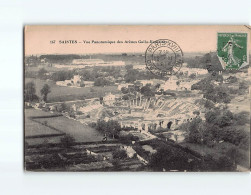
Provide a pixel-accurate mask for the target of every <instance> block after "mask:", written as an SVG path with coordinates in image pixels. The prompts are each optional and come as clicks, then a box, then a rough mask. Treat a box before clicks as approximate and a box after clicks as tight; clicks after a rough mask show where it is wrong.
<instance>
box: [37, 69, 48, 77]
mask: <svg viewBox="0 0 251 195" xmlns="http://www.w3.org/2000/svg"><path fill="white" fill-rule="evenodd" d="M45 73H47V70H45V69H44V68H41V69H39V71H38V78H41V79H44V76H45Z"/></svg>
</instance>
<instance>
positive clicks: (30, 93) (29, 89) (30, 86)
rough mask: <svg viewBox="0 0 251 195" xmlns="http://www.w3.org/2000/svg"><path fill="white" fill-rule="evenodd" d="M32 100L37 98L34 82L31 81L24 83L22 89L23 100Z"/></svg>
mask: <svg viewBox="0 0 251 195" xmlns="http://www.w3.org/2000/svg"><path fill="white" fill-rule="evenodd" d="M34 100H38V97H37V95H36V88H35V84H34V83H33V82H29V83H26V85H25V89H24V101H26V102H27V101H28V102H32V101H34Z"/></svg>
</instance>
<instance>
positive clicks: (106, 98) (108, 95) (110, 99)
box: [103, 92, 115, 102]
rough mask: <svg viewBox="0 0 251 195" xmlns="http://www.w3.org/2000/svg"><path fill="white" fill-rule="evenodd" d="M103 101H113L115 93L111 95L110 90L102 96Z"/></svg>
mask: <svg viewBox="0 0 251 195" xmlns="http://www.w3.org/2000/svg"><path fill="white" fill-rule="evenodd" d="M103 100H104V102H107V101H108V102H109V101H114V100H115V95H113V94H112V93H111V92H110V93H109V94H107V95H106V96H105V97H104V98H103Z"/></svg>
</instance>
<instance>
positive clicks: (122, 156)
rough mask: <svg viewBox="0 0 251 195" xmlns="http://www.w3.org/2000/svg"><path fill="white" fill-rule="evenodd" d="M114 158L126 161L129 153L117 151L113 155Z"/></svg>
mask: <svg viewBox="0 0 251 195" xmlns="http://www.w3.org/2000/svg"><path fill="white" fill-rule="evenodd" d="M112 156H113V158H114V159H121V160H122V159H126V158H127V153H126V151H125V150H121V149H119V150H115V151H114V152H113V153H112Z"/></svg>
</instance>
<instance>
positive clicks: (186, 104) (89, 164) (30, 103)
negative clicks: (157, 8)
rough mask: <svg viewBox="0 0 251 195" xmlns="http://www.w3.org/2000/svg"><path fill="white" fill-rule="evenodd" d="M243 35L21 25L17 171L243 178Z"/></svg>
mask: <svg viewBox="0 0 251 195" xmlns="http://www.w3.org/2000/svg"><path fill="white" fill-rule="evenodd" d="M249 33H250V26H245V25H234V26H233V25H232V26H231V25H210V26H209V25H196V26H195V25H175V26H174V25H162V26H159V25H156V26H154V25H149V26H147V25H131V26H128V25H111V26H110V25H79V26H77V25H50V26H49V25H38V26H37V25H27V26H25V27H24V64H23V74H24V75H23V100H24V102H23V113H24V118H23V120H24V129H23V134H24V140H23V144H24V170H25V171H34V172H249V170H250V108H251V106H250V90H249V88H250V83H251V81H250V74H251V69H250V66H249V63H250V57H251V55H250V53H249V51H250V34H249Z"/></svg>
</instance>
